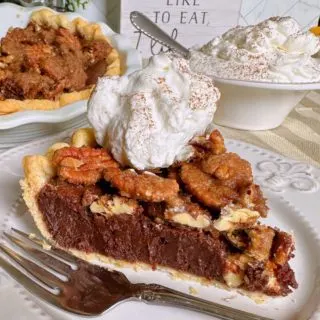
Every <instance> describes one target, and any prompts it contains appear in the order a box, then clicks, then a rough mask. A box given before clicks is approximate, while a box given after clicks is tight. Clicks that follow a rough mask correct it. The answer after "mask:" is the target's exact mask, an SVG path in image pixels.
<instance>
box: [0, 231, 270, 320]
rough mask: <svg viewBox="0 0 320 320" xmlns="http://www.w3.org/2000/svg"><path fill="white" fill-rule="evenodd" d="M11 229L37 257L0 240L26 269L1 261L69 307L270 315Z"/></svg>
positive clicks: (39, 292) (85, 312) (250, 319)
mask: <svg viewBox="0 0 320 320" xmlns="http://www.w3.org/2000/svg"><path fill="white" fill-rule="evenodd" d="M12 231H13V232H14V233H15V234H17V235H18V236H19V237H16V236H13V235H12V234H8V233H6V232H4V233H3V234H4V235H5V237H6V238H7V240H9V242H11V243H13V244H14V245H16V246H18V247H19V248H20V249H22V250H23V251H24V254H25V253H26V254H27V255H29V256H31V257H32V260H33V261H37V263H35V262H33V261H32V260H30V259H27V258H25V257H24V256H22V255H21V254H20V253H18V252H17V251H15V250H13V249H11V248H10V247H9V246H7V245H6V244H4V243H0V248H1V251H2V252H3V253H5V254H6V255H8V256H9V257H10V258H11V259H12V260H14V261H15V262H16V263H17V264H19V265H20V267H22V268H23V269H25V271H27V273H24V272H22V271H20V268H17V267H16V266H14V265H13V264H12V263H10V262H8V260H7V259H4V258H3V257H1V256H0V265H1V266H2V267H3V269H4V270H6V272H7V273H9V274H10V275H11V276H12V277H13V278H14V279H15V280H17V281H18V282H19V283H20V284H22V285H23V286H24V287H25V288H26V289H27V290H28V291H30V292H31V293H32V294H34V295H36V296H38V297H39V298H41V299H43V300H45V301H47V302H49V303H50V304H52V305H54V306H56V307H59V308H61V309H64V310H66V311H68V312H71V313H75V314H78V315H82V316H98V315H100V314H102V313H103V312H105V311H107V310H109V309H110V308H111V307H113V306H115V305H117V304H119V303H121V302H124V301H128V300H135V301H143V302H146V303H151V304H158V305H171V306H174V307H181V308H187V309H190V310H192V311H198V312H202V313H206V314H209V315H212V316H215V317H217V318H219V319H234V320H271V319H270V318H264V317H260V316H257V315H254V314H251V313H248V312H244V311H240V310H236V309H233V308H230V307H227V306H223V305H219V304H217V303H213V302H209V301H205V300H202V299H199V298H196V297H193V296H190V295H187V294H184V293H181V292H178V291H175V290H172V289H169V288H166V287H163V286H160V285H157V284H144V283H138V284H133V283H130V282H129V280H128V279H127V278H126V277H125V276H124V275H123V274H122V273H120V272H117V271H109V270H107V269H105V268H102V267H99V266H96V265H92V264H89V263H86V262H84V261H82V260H80V259H77V258H75V257H73V256H71V255H69V254H67V253H65V252H64V251H62V250H60V249H57V248H54V247H51V248H50V250H45V249H44V248H45V247H44V246H43V244H44V241H43V240H42V239H39V238H37V237H32V238H31V237H29V235H28V234H26V233H24V232H22V231H19V230H17V229H14V228H12ZM42 265H43V266H42ZM48 268H49V270H50V271H48Z"/></svg>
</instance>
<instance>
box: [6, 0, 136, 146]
mask: <svg viewBox="0 0 320 320" xmlns="http://www.w3.org/2000/svg"><path fill="white" fill-rule="evenodd" d="M41 8H42V7H36V8H25V7H21V6H18V5H15V4H11V3H1V4H0V21H1V22H0V38H2V37H3V36H4V35H5V34H6V33H7V31H8V29H9V28H10V27H25V26H26V24H27V22H28V21H29V17H30V14H31V13H32V12H33V11H35V10H39V9H41ZM64 14H65V15H66V16H67V17H68V18H69V19H71V20H72V19H74V18H77V17H81V16H80V15H79V14H76V13H64ZM82 18H83V17H82ZM83 19H84V18H83ZM99 24H100V26H101V27H102V30H103V33H104V34H105V35H106V36H108V37H109V39H110V41H111V43H112V45H113V46H114V47H115V48H117V49H118V51H119V52H120V56H121V59H122V62H123V63H124V65H125V74H129V73H131V72H133V71H135V70H138V69H140V68H141V63H142V62H141V56H140V54H139V52H138V51H137V50H136V49H134V48H133V46H132V44H131V42H130V40H129V39H128V38H126V37H125V36H123V35H120V34H117V33H115V32H114V31H113V30H112V29H110V28H109V27H108V26H107V25H106V24H105V23H99ZM86 109H87V102H86V100H83V101H78V102H75V103H71V104H69V105H67V106H65V107H63V108H60V109H57V110H52V111H21V112H15V113H13V114H9V115H4V116H0V130H1V131H0V132H1V135H0V143H6V142H5V138H7V139H10V137H12V136H15V137H16V139H18V137H19V138H20V139H21V140H22V141H26V139H25V137H24V132H28V131H30V130H31V131H33V133H34V134H33V136H32V138H34V137H35V136H36V134H35V132H36V131H37V129H39V133H40V136H41V129H42V127H41V126H39V125H38V124H41V123H42V124H43V123H50V124H55V123H60V122H62V123H65V124H68V125H67V127H65V128H64V130H66V129H68V127H69V128H70V124H69V123H68V121H69V122H70V121H71V120H73V119H74V118H77V117H79V116H80V115H84V114H85V112H86ZM30 124H32V125H30ZM21 126H23V127H21ZM16 127H19V128H18V130H15V129H13V128H16ZM8 129H11V130H8ZM60 129H61V128H60ZM60 131H61V130H60ZM56 132H59V128H57V130H56ZM38 136H39V135H38Z"/></svg>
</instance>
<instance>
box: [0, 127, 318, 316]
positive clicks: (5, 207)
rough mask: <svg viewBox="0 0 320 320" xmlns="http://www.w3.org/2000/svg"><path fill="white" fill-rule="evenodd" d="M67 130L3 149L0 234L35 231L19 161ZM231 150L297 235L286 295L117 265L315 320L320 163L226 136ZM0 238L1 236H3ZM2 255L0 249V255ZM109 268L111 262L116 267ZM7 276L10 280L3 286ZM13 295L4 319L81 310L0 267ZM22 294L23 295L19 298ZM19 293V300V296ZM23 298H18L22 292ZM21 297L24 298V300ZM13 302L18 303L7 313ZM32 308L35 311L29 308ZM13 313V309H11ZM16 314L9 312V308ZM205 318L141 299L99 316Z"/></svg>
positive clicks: (0, 281) (263, 312) (271, 220)
mask: <svg viewBox="0 0 320 320" xmlns="http://www.w3.org/2000/svg"><path fill="white" fill-rule="evenodd" d="M71 133H72V131H69V132H64V133H60V134H59V135H56V136H51V137H45V138H42V139H40V140H37V141H33V142H30V143H28V144H26V145H22V146H19V147H18V148H15V149H12V150H9V151H7V152H5V153H4V154H2V155H0V189H1V190H2V192H1V193H0V234H1V232H2V231H9V229H10V228H11V227H16V228H18V229H20V230H23V231H25V232H28V233H37V229H36V227H35V225H34V223H33V221H32V218H31V216H30V214H28V213H27V209H26V207H25V205H24V203H23V201H22V199H21V194H20V187H19V180H20V179H21V178H22V175H23V173H22V166H21V160H22V158H23V156H25V155H30V154H42V153H44V152H45V151H46V150H47V149H48V147H49V146H51V145H52V144H53V143H55V142H57V141H67V140H68V138H69V137H70V134H71ZM226 146H227V148H228V150H229V151H231V152H235V153H238V154H239V155H240V156H241V157H243V158H245V159H247V160H248V161H249V162H250V163H251V164H252V168H253V171H254V176H255V180H256V181H257V183H258V184H260V185H261V187H262V188H263V192H264V194H265V196H266V197H267V198H268V206H270V212H269V216H268V218H267V219H266V220H263V221H264V222H265V223H266V224H269V225H271V226H277V227H279V228H280V229H282V230H284V231H287V232H293V233H294V237H295V241H296V256H295V257H294V258H293V259H292V260H291V262H290V264H291V265H292V267H293V269H294V271H295V273H296V277H297V281H298V283H299V284H300V285H299V288H298V289H297V290H295V291H294V292H293V293H292V294H290V295H288V296H287V297H277V298H269V299H268V300H267V301H265V302H264V303H262V304H256V303H255V302H254V301H253V300H251V299H249V298H248V297H246V296H243V295H241V294H240V293H237V292H236V291H235V290H230V291H226V290H224V289H222V288H219V287H215V286H204V285H201V284H199V283H197V282H194V281H190V280H186V279H180V280H178V279H172V277H170V276H169V275H168V274H166V273H165V272H161V271H150V270H137V271H134V270H132V269H129V268H121V267H120V266H118V268H116V269H117V270H120V271H121V272H123V273H125V275H126V276H127V277H128V278H129V279H130V280H131V281H132V282H135V283H136V282H146V283H151V282H153V283H155V282H156V283H159V284H162V285H165V286H169V287H171V288H172V289H175V290H179V291H182V292H186V293H188V292H189V291H190V290H191V291H193V292H197V293H196V295H197V296H198V297H200V298H203V299H207V300H209V301H215V302H218V303H220V304H224V305H227V306H230V307H233V308H237V309H242V310H245V311H249V312H252V313H255V314H257V315H260V316H265V317H269V318H271V319H276V320H308V319H310V320H319V319H320V304H319V303H320V238H319V233H320V216H319V214H317V208H318V202H319V200H318V199H319V196H320V182H319V176H320V170H319V169H318V168H315V167H312V166H309V165H307V164H304V163H298V162H295V161H293V160H290V159H286V158H283V157H281V156H280V155H277V154H275V153H272V152H269V151H267V150H263V149H260V148H258V147H255V146H253V145H249V144H247V143H243V142H239V141H236V140H229V139H226ZM0 241H4V239H1V237H0ZM1 256H3V257H4V255H1ZM110 267H112V268H114V266H111V265H110ZM9 283H10V284H11V286H10V288H12V289H11V290H10V292H8V291H9V290H8V288H9ZM8 296H9V297H10V296H11V297H13V296H14V299H12V301H10V302H9V300H8V298H7V302H5V299H2V300H1V299H0V309H1V311H2V313H1V314H4V315H5V314H6V315H7V317H2V318H3V319H25V320H29V319H30V320H31V319H38V317H36V315H32V314H31V315H30V313H33V312H35V308H36V307H37V308H38V311H39V310H40V311H39V312H38V314H40V312H41V314H42V315H43V316H42V317H39V318H40V319H43V320H51V319H59V320H79V319H80V318H79V317H78V316H74V315H71V314H69V313H66V312H63V311H61V310H58V309H56V308H54V307H51V306H50V305H48V304H47V303H45V302H43V301H41V300H39V299H37V298H35V297H34V296H32V295H30V294H28V293H27V292H26V291H25V290H24V289H22V287H21V286H19V285H16V284H15V282H14V281H13V280H12V279H11V278H10V277H9V276H8V275H7V274H6V273H5V272H4V271H2V270H1V267H0V297H4V298H6V297H8ZM26 297H27V299H25V300H26V301H27V302H26V301H24V298H26ZM19 298H20V299H19ZM21 298H22V299H21ZM21 300H22V301H21ZM12 305H15V306H16V307H15V310H14V312H12V311H11V310H10V309H12ZM32 309H34V310H32ZM9 312H10V313H9ZM12 314H14V316H13V315H12ZM150 318H152V319H153V320H161V319H174V320H182V319H183V320H189V319H190V320H191V319H197V320H209V319H215V318H209V317H208V316H205V315H202V314H195V313H192V312H189V311H187V310H181V309H175V308H170V307H163V306H148V305H146V304H142V303H139V302H127V303H124V304H121V305H119V307H117V308H114V309H112V310H110V312H107V313H105V314H103V315H101V316H100V317H98V318H97V319H100V320H123V319H130V320H144V319H150Z"/></svg>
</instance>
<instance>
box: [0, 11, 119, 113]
mask: <svg viewBox="0 0 320 320" xmlns="http://www.w3.org/2000/svg"><path fill="white" fill-rule="evenodd" d="M30 22H34V23H35V24H37V25H39V26H48V27H52V28H54V29H58V28H60V27H63V28H65V29H68V30H69V31H70V32H72V33H78V34H80V35H81V36H83V37H84V38H85V39H86V40H104V41H106V42H108V44H110V41H109V39H108V37H107V36H105V35H104V34H103V32H102V30H101V27H100V25H99V24H97V23H90V22H88V21H86V20H83V19H81V18H76V19H74V20H72V21H70V20H69V19H68V18H67V17H66V16H65V15H63V14H57V13H56V12H54V11H52V10H50V9H41V10H38V11H35V12H33V13H32V15H31V17H30ZM110 45H111V44H110ZM105 62H106V65H107V68H106V73H105V75H106V76H118V75H120V74H121V73H122V70H121V61H120V55H119V53H118V51H117V50H116V49H115V48H113V47H112V51H111V52H110V53H109V55H108V56H107V57H106V59H105ZM93 88H94V86H91V87H90V88H86V89H84V90H81V91H74V92H70V93H63V94H61V95H60V97H59V99H56V100H48V99H25V100H16V99H6V100H3V101H0V115H4V114H9V113H12V112H17V111H24V110H53V109H58V108H61V107H63V106H65V105H67V104H70V103H73V102H76V101H79V100H86V99H88V98H89V97H90V94H91V92H92V90H93Z"/></svg>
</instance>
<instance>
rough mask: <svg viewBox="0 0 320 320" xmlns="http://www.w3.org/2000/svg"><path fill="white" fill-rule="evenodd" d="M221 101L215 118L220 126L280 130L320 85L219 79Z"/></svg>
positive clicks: (217, 84)
mask: <svg viewBox="0 0 320 320" xmlns="http://www.w3.org/2000/svg"><path fill="white" fill-rule="evenodd" d="M215 84H216V86H217V87H218V88H219V90H220V92H221V99H220V101H219V103H218V108H217V111H216V113H215V116H214V122H215V123H216V124H218V125H222V126H226V127H231V128H236V129H243V130H268V129H273V128H276V127H278V126H279V125H280V124H281V123H282V122H283V121H284V119H285V118H286V116H287V115H288V114H289V112H290V111H291V110H292V109H293V108H294V107H295V106H296V105H297V104H298V103H299V101H300V100H301V99H302V98H303V97H304V96H305V95H306V93H307V92H308V91H310V90H318V89H320V83H292V84H285V83H270V82H254V81H243V80H229V79H221V78H215Z"/></svg>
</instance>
